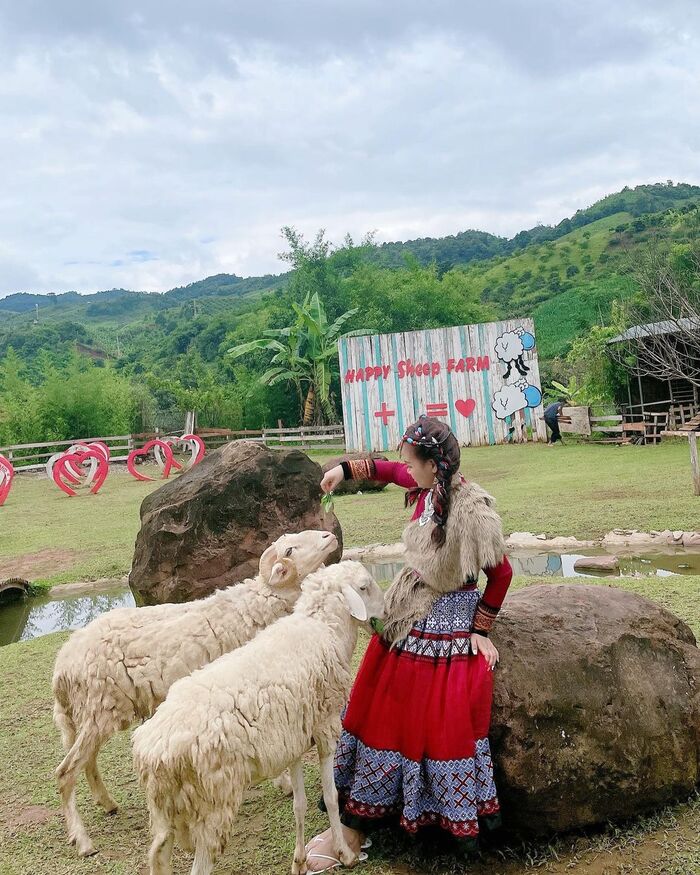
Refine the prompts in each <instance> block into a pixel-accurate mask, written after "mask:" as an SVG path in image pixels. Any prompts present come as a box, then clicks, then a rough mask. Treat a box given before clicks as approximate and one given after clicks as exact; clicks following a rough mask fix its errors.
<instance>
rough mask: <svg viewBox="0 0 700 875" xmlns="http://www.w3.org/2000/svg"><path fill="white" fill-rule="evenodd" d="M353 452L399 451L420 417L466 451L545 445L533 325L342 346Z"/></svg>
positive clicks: (496, 325)
mask: <svg viewBox="0 0 700 875" xmlns="http://www.w3.org/2000/svg"><path fill="white" fill-rule="evenodd" d="M338 348H339V355H340V378H341V385H342V393H343V420H344V425H345V440H346V446H347V450H348V451H362V450H364V451H369V450H373V451H385V450H392V449H395V448H396V445H397V444H398V442H399V440H400V438H401V435H402V434H403V432H404V430H405V428H406V427H407V426H408V425H410V423H411V422H413V421H414V420H416V419H417V418H418V416H419V415H420V414H421V413H427V414H428V415H429V416H434V417H437V418H439V419H444V420H445V421H446V422H448V423H449V425H450V426H451V427H452V430H453V431H454V432H455V434H456V435H457V437H458V438H459V441H460V443H461V444H462V445H465V446H478V445H481V444H496V443H503V442H505V441H507V440H523V439H525V438H526V437H528V436H530V437H532V439H534V440H546V430H545V428H544V423H543V422H542V421H541V420H540V418H539V417H540V416H541V413H542V410H541V405H542V393H541V390H540V376H539V366H538V362H537V351H536V341H535V334H534V326H533V323H532V320H531V319H513V320H508V321H504V322H489V323H482V324H478V325H461V326H457V327H455V328H437V329H432V330H428V331H412V332H407V333H404V334H382V335H371V336H370V335H367V336H365V337H345V338H341V339H340V341H339V345H338Z"/></svg>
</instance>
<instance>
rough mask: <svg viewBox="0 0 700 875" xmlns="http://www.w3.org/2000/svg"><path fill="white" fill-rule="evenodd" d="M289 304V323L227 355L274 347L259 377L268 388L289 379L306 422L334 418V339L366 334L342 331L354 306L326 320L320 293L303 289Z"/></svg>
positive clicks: (363, 331)
mask: <svg viewBox="0 0 700 875" xmlns="http://www.w3.org/2000/svg"><path fill="white" fill-rule="evenodd" d="M292 308H293V310H294V312H295V313H296V316H297V318H296V321H295V322H294V323H293V324H292V325H290V326H288V327H286V328H271V329H268V330H267V331H265V332H263V337H261V338H258V339H257V340H252V341H249V342H248V343H242V344H240V345H239V346H235V347H233V348H231V349H230V350H229V351H228V352H229V355H231V356H232V357H233V358H234V359H236V358H239V357H240V356H244V355H247V354H248V353H251V352H253V351H256V350H270V351H272V352H273V353H274V355H273V357H272V360H271V362H270V365H271V367H270V368H269V369H268V370H267V371H265V373H264V374H263V375H262V376H261V377H260V381H261V382H262V383H263V384H265V385H267V386H275V385H277V384H278V383H291V384H292V385H293V386H294V388H295V390H296V392H297V396H298V399H299V413H300V417H301V421H302V423H303V424H304V425H311V424H312V423H314V424H318V425H320V424H322V423H323V422H324V421H326V422H333V421H334V420H335V419H336V412H335V410H334V408H333V403H332V400H331V380H332V379H333V377H334V376H338V367H337V364H336V356H337V348H336V343H337V341H338V338H339V337H341V336H346V337H348V336H357V335H360V334H366V333H367V332H366V331H365V330H361V331H351V332H347V333H346V334H345V335H341V330H342V328H343V326H344V325H345V324H346V323H347V322H348V320H350V319H352V317H353V316H355V314H356V313H357V312H358V310H357V309H352V310H348V311H346V312H345V313H342V314H341V315H340V316H339V317H338V318H337V319H336V320H335V321H334V322H333V323H330V322H329V321H328V318H327V317H326V311H325V307H324V305H323V303H322V301H321V299H320V297H319V295H318V292H314V293H313V294H312V293H307V295H306V297H305V299H304V302H303V304H301V305H300V304H297V303H296V302H292Z"/></svg>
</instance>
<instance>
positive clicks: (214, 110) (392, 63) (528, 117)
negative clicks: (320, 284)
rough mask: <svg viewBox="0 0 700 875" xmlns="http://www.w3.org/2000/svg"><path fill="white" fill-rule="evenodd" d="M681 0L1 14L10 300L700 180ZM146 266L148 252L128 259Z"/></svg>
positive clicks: (482, 221)
mask: <svg viewBox="0 0 700 875" xmlns="http://www.w3.org/2000/svg"><path fill="white" fill-rule="evenodd" d="M699 42H700V12H699V10H698V9H697V8H696V6H695V4H692V3H691V2H690V0H688V2H681V0H672V2H668V3H665V4H663V5H660V4H656V3H651V2H649V0H621V2H619V3H617V4H610V3H607V2H603V0H593V2H590V3H588V4H580V3H576V2H573V0H558V2H554V0H533V2H531V3H528V4H524V3H519V2H517V0H498V2H495V3H492V4H489V5H488V6H486V5H485V4H483V5H481V4H463V3H458V2H457V0H452V2H448V0H438V2H435V3H432V4H427V5H426V4H424V3H422V2H420V3H419V2H418V0H406V2H402V3H398V2H387V3H384V4H380V5H377V4H375V3H370V2H369V0H355V2H349V0H333V2H328V0H323V2H321V0H307V2H303V3H300V4H289V3H287V2H286V0H285V2H282V0H274V2H270V3H267V4H255V5H254V4H248V3H243V2H238V3H234V4H231V3H230V2H223V0H203V2H202V3H200V4H198V5H197V6H196V7H195V6H193V5H192V4H190V3H185V2H184V0H178V2H169V3H167V4H166V3H158V2H154V3H150V4H147V7H144V4H136V3H131V2H124V3H119V4H95V3H88V2H87V0H65V2H63V3H61V4H55V3H50V2H48V0H33V2H31V0H27V2H25V3H15V2H14V0H12V2H10V0H0V112H2V117H3V126H2V128H1V129H0V167H2V170H3V185H2V187H0V240H1V241H2V252H0V294H4V293H8V292H12V291H18V290H36V291H49V290H53V291H61V290H65V289H71V288H72V289H78V290H79V291H92V290H96V289H99V288H109V287H115V286H122V287H128V288H138V289H149V290H162V289H167V288H170V287H172V286H173V285H178V284H181V283H186V282H190V281H192V280H195V279H199V278H201V277H202V276H204V275H207V274H211V273H217V272H221V271H228V272H231V271H235V272H236V273H239V274H244V275H245V274H253V273H263V272H278V271H280V270H281V269H283V268H284V266H283V265H282V264H281V263H280V262H278V261H277V258H276V254H277V252H278V250H279V249H280V238H279V228H280V227H281V226H282V225H283V224H295V225H297V226H298V227H299V228H300V229H301V230H303V231H305V232H307V233H309V234H313V232H314V231H315V230H316V229H317V228H318V227H325V228H327V229H328V231H329V234H330V236H331V237H332V238H335V239H340V238H342V236H343V235H344V234H345V232H346V231H350V232H351V233H352V234H353V236H356V237H360V236H361V235H362V234H363V233H364V232H365V231H367V230H369V229H377V230H378V238H379V239H380V240H391V239H406V238H410V237H415V236H425V235H433V236H435V235H441V234H448V233H455V232H457V231H459V230H464V229H465V228H469V227H476V228H481V229H483V230H488V231H492V232H494V233H500V234H513V233H515V232H517V231H518V230H520V229H522V228H524V227H529V226H531V225H533V224H535V223H536V222H537V221H542V222H555V221H558V220H559V219H561V218H562V217H563V216H564V215H567V214H571V213H572V212H573V211H574V210H575V209H577V208H579V207H583V206H586V205H588V204H589V203H591V202H593V201H594V200H595V199H597V198H598V197H600V196H602V195H604V194H606V193H607V192H609V191H612V190H616V189H619V188H621V187H622V186H623V185H626V184H627V185H634V184H637V183H640V182H650V181H657V180H665V179H667V178H673V179H676V180H684V181H690V182H700V154H699V150H700V146H699V145H698V144H700V136H699V135H700V109H699V108H698V104H697V100H696V96H697V93H698V86H699V85H700V51H698V49H699V48H700V46H699ZM134 253H147V255H143V254H142V255H141V256H135V255H134Z"/></svg>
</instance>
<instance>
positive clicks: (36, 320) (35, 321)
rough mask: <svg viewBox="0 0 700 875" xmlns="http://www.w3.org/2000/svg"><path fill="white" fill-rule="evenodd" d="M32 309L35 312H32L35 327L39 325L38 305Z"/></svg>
mask: <svg viewBox="0 0 700 875" xmlns="http://www.w3.org/2000/svg"><path fill="white" fill-rule="evenodd" d="M34 307H35V310H34V324H35V325H38V324H39V305H38V304H34Z"/></svg>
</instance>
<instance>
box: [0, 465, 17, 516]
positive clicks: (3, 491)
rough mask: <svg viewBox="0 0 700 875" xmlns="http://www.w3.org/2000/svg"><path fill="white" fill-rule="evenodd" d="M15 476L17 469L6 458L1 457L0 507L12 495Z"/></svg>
mask: <svg viewBox="0 0 700 875" xmlns="http://www.w3.org/2000/svg"><path fill="white" fill-rule="evenodd" d="M14 476H15V469H14V468H13V467H12V462H10V460H9V459H6V458H5V457H4V456H0V507H2V506H3V504H4V503H5V499H6V498H7V496H8V495H9V494H10V487H11V486H12V478H13V477H14Z"/></svg>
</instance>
